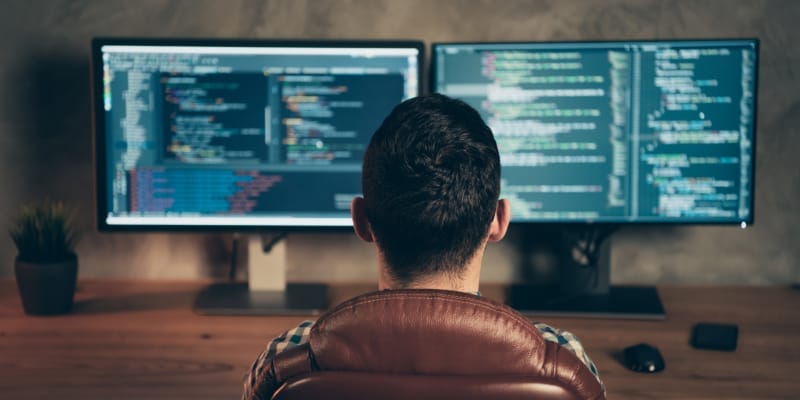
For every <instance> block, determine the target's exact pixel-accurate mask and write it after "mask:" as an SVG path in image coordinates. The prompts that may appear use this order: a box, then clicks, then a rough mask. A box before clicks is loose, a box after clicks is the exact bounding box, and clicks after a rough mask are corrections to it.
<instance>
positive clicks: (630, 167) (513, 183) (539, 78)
mask: <svg viewBox="0 0 800 400" xmlns="http://www.w3.org/2000/svg"><path fill="white" fill-rule="evenodd" d="M757 63H758V41H757V40H754V39H736V40H681V41H616V42H570V43H439V44H434V45H433V50H432V70H433V72H432V76H431V84H432V90H433V91H435V92H439V93H442V94H445V95H449V96H451V97H456V98H460V99H462V100H464V101H466V102H467V103H469V104H471V105H472V106H474V107H475V108H477V109H478V110H479V111H480V112H481V115H482V116H483V117H484V119H485V120H486V121H487V123H488V124H489V126H490V127H491V128H492V130H493V131H494V134H495V137H496V139H497V142H498V146H499V148H500V152H501V165H502V167H503V170H502V185H501V187H502V195H503V196H504V197H506V198H509V199H510V200H511V205H512V206H511V208H512V220H513V221H515V222H517V223H519V222H536V223H541V222H553V223H615V224H616V223H619V224H630V223H691V224H696V223H715V224H742V225H743V226H746V224H749V223H751V222H752V220H753V166H754V160H753V157H754V154H755V149H754V144H755V137H754V133H755V124H756V79H757V65H758V64H757Z"/></svg>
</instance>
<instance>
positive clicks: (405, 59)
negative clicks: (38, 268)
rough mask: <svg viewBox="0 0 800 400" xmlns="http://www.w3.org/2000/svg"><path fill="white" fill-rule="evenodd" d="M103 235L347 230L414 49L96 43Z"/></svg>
mask: <svg viewBox="0 0 800 400" xmlns="http://www.w3.org/2000/svg"><path fill="white" fill-rule="evenodd" d="M92 47H93V49H92V57H93V64H92V65H93V85H94V95H93V98H94V103H95V105H94V113H95V131H96V147H97V170H98V171H97V183H98V185H97V187H98V193H97V194H98V219H99V225H100V229H103V230H107V229H131V228H147V229H158V228H165V229H168V228H181V227H228V228H238V227H289V228H290V227H337V226H342V227H348V226H351V222H350V212H349V207H350V201H351V199H352V198H353V197H354V196H356V195H359V194H360V193H361V163H362V159H363V155H364V151H365V149H366V146H367V144H368V142H369V139H370V137H371V135H372V133H373V132H374V131H375V129H377V127H378V126H379V125H380V123H381V122H382V121H383V118H384V117H385V116H386V115H388V114H389V112H390V111H391V110H392V108H393V107H394V106H395V105H397V104H398V103H400V102H401V101H403V100H405V99H408V98H411V97H414V96H417V95H418V94H419V82H420V66H421V60H422V55H423V50H424V48H423V45H422V43H420V42H409V41H405V42H399V41H391V42H390V41H361V42H356V41H346V42H333V41H317V42H305V41H280V42H279V41H269V42H265V41H249V42H244V41H226V40H159V39H147V40H142V39H95V40H94V42H93V46H92Z"/></svg>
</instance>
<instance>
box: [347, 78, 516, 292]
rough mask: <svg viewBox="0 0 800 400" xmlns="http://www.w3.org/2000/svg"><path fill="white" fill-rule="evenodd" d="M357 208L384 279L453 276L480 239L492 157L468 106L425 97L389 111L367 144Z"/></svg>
mask: <svg viewBox="0 0 800 400" xmlns="http://www.w3.org/2000/svg"><path fill="white" fill-rule="evenodd" d="M363 171H364V172H363V180H362V185H363V191H364V205H365V207H364V208H365V211H366V216H367V219H368V221H369V223H370V226H371V228H372V233H373V234H374V237H375V240H376V241H377V244H378V247H379V248H380V250H381V253H382V254H383V257H384V260H385V262H386V264H387V267H388V269H389V271H388V272H389V273H390V274H391V276H392V278H393V279H394V280H395V281H396V283H398V284H399V285H400V286H405V285H407V284H409V283H411V282H413V281H415V280H416V279H418V278H421V277H425V276H430V275H434V274H439V273H445V274H455V275H456V276H458V275H459V274H460V273H461V272H462V269H463V268H464V267H465V266H466V264H467V263H468V262H469V261H470V260H471V259H472V257H473V256H474V255H475V252H476V251H477V250H478V249H479V248H480V247H481V246H482V245H483V243H484V241H485V240H486V238H487V233H488V230H489V226H490V224H491V222H492V219H493V217H494V214H495V210H496V207H497V201H498V198H499V195H500V157H499V153H498V150H497V143H496V142H495V140H494V136H493V135H492V131H491V130H490V129H489V127H488V126H486V124H485V123H484V122H483V120H482V119H481V117H480V115H479V114H478V112H477V111H475V109H473V108H472V107H470V106H469V105H467V104H466V103H464V102H462V101H460V100H454V99H451V98H448V97H446V96H442V95H438V94H433V95H428V96H422V97H417V98H414V99H411V100H407V101H405V102H403V103H402V104H400V105H398V106H397V107H395V109H394V110H393V111H392V113H391V114H390V115H389V116H388V117H387V118H386V119H385V120H384V121H383V124H382V125H381V126H380V128H378V130H377V131H376V132H375V135H374V136H373V137H372V140H371V141H370V144H369V147H368V148H367V152H366V155H365V158H364V168H363Z"/></svg>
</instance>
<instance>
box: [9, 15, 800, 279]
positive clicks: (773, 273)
mask: <svg viewBox="0 0 800 400" xmlns="http://www.w3.org/2000/svg"><path fill="white" fill-rule="evenodd" d="M0 7H1V9H2V13H1V14H0V230H2V231H6V230H7V225H8V221H9V220H10V219H11V217H12V215H13V213H14V212H15V211H16V210H17V209H18V208H19V206H20V205H21V204H22V203H24V202H28V201H32V200H37V199H41V198H51V199H61V200H64V201H66V202H68V204H70V205H72V206H74V207H77V208H78V209H79V212H78V220H79V225H80V227H81V229H82V230H83V231H84V236H83V240H82V242H81V243H80V245H79V247H78V252H79V256H80V268H81V272H80V276H81V277H82V278H89V277H120V278H122V277H140V278H201V277H208V276H219V275H222V274H224V272H225V268H226V266H227V257H228V256H229V253H230V247H231V246H230V239H231V235H230V234H209V233H203V234H164V233H157V234H99V233H97V232H96V229H95V226H96V222H95V217H94V168H93V165H92V136H91V124H92V123H91V114H90V98H89V41H90V39H91V38H92V37H94V36H142V37H148V36H158V37H225V38H247V39H252V38H354V39H420V40H424V41H425V42H427V43H431V42H435V41H505V40H513V41H526V40H535V41H548V40H601V39H672V38H715V37H758V38H760V39H761V63H760V74H759V84H760V88H759V93H758V105H759V111H758V127H757V140H756V146H757V157H756V179H755V182H756V196H755V200H756V207H755V225H754V226H752V227H749V228H748V229H746V230H742V229H740V228H738V227H734V226H712V227H706V226H693V227H631V228H625V229H623V230H621V231H620V232H618V233H617V234H615V236H614V242H613V256H612V263H613V278H612V279H613V281H615V282H642V283H670V282H680V283H692V284H727V283H737V284H739V283H741V284H744V283H748V284H750V283H754V284H763V283H789V282H795V281H800V268H798V265H797V261H798V258H800V247H799V246H798V238H800V214H799V213H798V211H799V210H798V208H799V207H798V202H799V201H800V161H799V160H800V155H798V154H797V152H800V136H799V135H798V133H799V132H798V131H800V46H798V43H800V29H798V26H797V21H798V20H800V2H797V1H791V0H739V1H733V0H705V1H693V0H671V1H667V0H664V1H657V0H616V1H596V0H552V1H544V0H541V1H535V0H504V1H496V0H495V1H491V0H488V1H469V0H439V1H430V0H403V1H396V0H393V1H392V0H352V1H344V0H340V1H337V0H284V1H205V0H192V1H166V0H164V1H156V0H150V1H119V0H113V1H112V0H108V1H101V0H97V1H75V0H62V1H43V0H35V1H34V0H24V1H23V0H18V1H6V2H3V4H2V6H0ZM509 239H510V240H508V241H506V242H505V243H502V244H500V245H497V246H493V247H491V248H490V250H489V251H488V253H487V260H486V262H485V264H484V265H485V268H484V279H485V280H486V281H499V282H506V281H513V280H518V279H519V278H520V277H521V276H523V273H522V272H521V271H520V268H518V267H517V265H520V264H522V263H523V262H524V263H527V262H525V261H526V260H521V258H522V257H523V256H522V254H525V253H523V252H521V251H520V249H521V248H522V247H521V246H525V247H536V246H537V245H538V244H537V243H535V241H530V240H526V239H522V238H521V235H519V232H518V231H517V230H515V231H512V233H511V237H510V238H509ZM288 251H289V264H290V266H291V267H292V269H291V270H290V271H289V275H288V277H289V279H297V280H313V279H322V280H332V281H337V280H338V281H348V280H360V281H369V280H373V279H374V278H375V276H376V274H375V261H374V255H373V254H372V250H371V248H370V247H369V246H368V245H365V244H361V243H359V242H358V241H357V240H356V239H354V238H353V237H352V234H348V233H342V234H313V235H308V234H306V235H294V236H290V238H289V241H288ZM15 254H16V251H15V249H14V248H13V245H12V243H11V240H10V239H9V237H8V236H7V235H6V234H5V233H3V234H2V236H0V276H5V277H10V276H11V275H12V269H13V268H12V265H13V259H14V256H15ZM534 261H535V263H536V264H537V265H542V266H544V267H545V268H546V267H547V266H548V265H549V266H552V261H551V260H550V259H548V258H547V256H541V259H538V260H534Z"/></svg>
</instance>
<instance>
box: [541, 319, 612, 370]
mask: <svg viewBox="0 0 800 400" xmlns="http://www.w3.org/2000/svg"><path fill="white" fill-rule="evenodd" d="M533 326H535V327H536V329H537V330H539V333H540V334H541V335H542V337H543V338H544V339H545V340H549V341H551V342H555V343H558V344H559V345H561V346H562V347H564V348H566V349H567V350H569V351H571V352H572V354H575V356H577V357H578V359H579V360H581V361H582V362H583V363H584V364H585V365H586V367H588V368H589V370H590V371H592V374H593V375H594V376H595V377H597V378H598V380H599V379H600V378H599V376H598V372H597V367H596V366H595V365H594V362H593V361H592V359H591V358H589V355H588V354H586V350H585V349H584V348H583V344H582V343H581V341H580V339H578V337H577V336H575V334H573V333H572V332H569V331H565V330H563V329H558V328H554V327H552V326H550V325H548V324H545V323H542V322H534V323H533Z"/></svg>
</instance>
